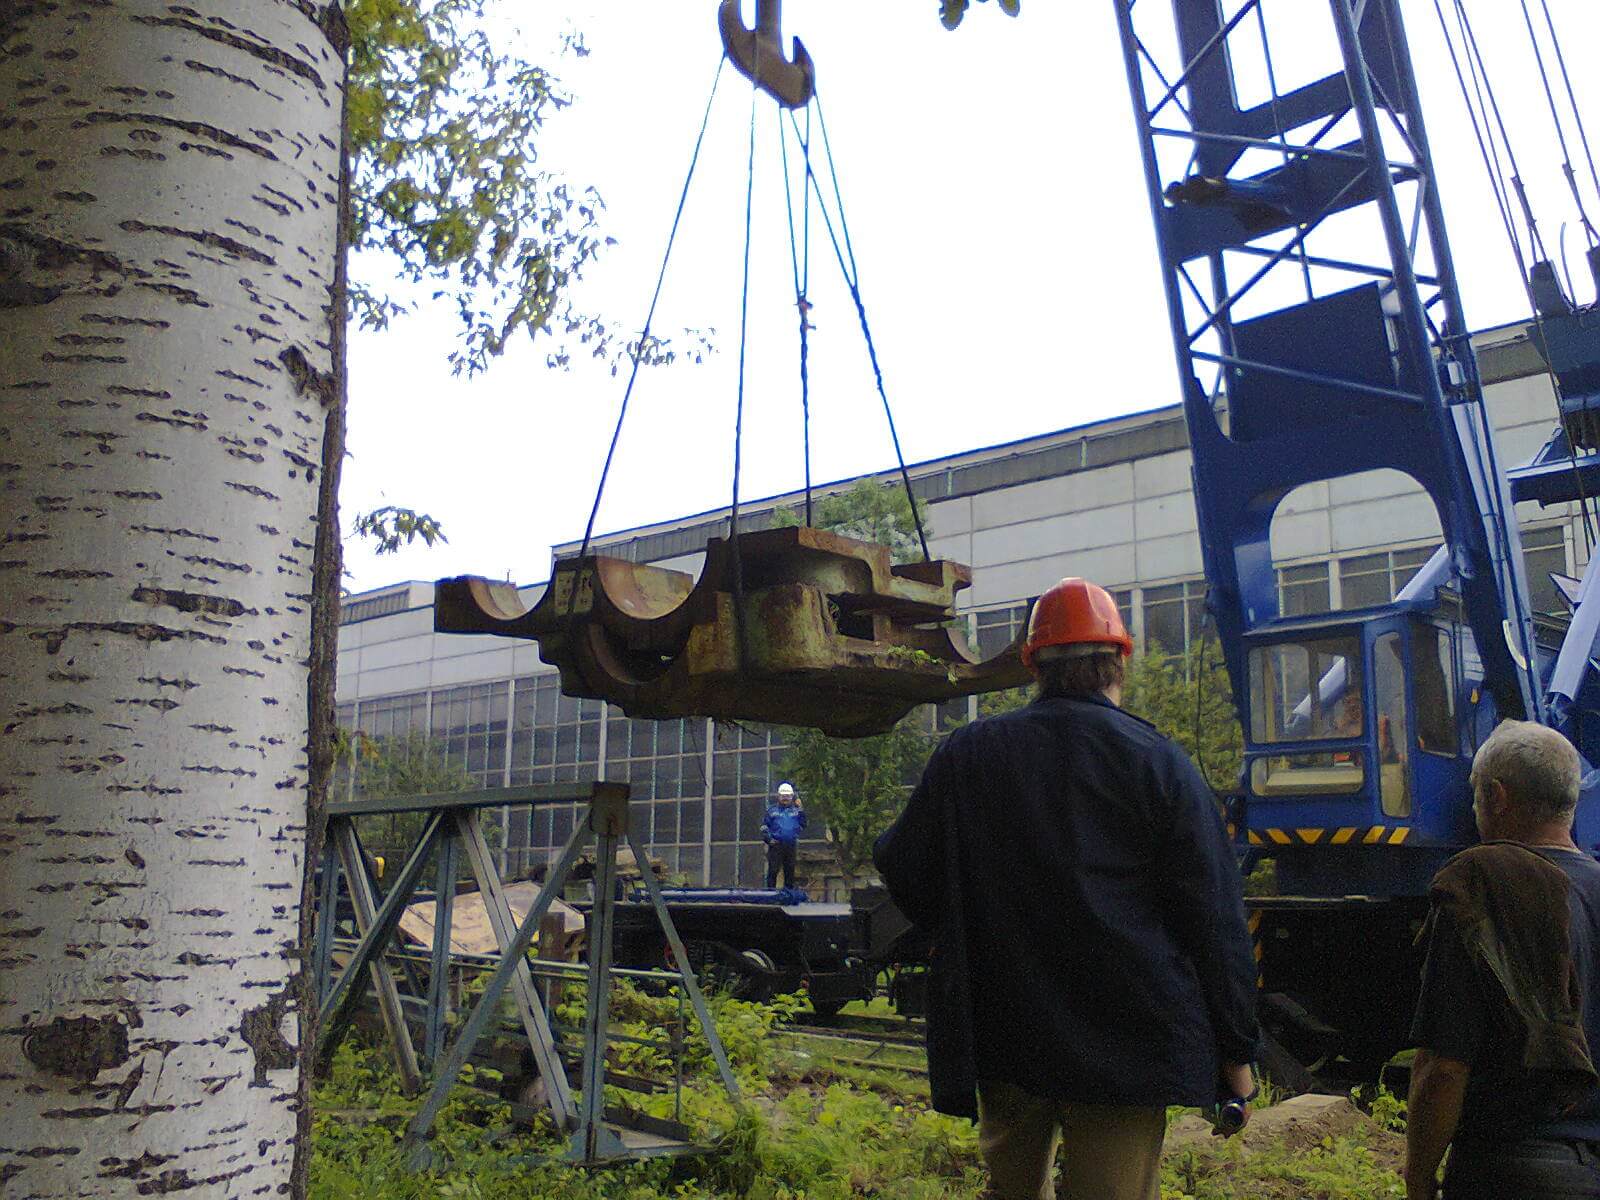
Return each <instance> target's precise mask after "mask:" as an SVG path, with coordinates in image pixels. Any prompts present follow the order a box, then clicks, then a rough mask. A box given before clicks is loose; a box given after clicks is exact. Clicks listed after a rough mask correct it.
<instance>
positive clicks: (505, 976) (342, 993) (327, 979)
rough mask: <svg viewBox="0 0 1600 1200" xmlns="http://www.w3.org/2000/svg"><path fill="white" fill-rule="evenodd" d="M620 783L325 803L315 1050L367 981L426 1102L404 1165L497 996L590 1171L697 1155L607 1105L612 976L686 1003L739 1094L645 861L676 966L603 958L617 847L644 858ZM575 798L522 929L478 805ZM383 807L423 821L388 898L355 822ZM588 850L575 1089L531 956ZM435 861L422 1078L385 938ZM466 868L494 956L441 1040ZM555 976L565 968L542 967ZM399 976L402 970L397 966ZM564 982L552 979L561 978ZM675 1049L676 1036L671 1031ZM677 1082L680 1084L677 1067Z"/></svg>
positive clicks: (330, 1043)
mask: <svg viewBox="0 0 1600 1200" xmlns="http://www.w3.org/2000/svg"><path fill="white" fill-rule="evenodd" d="M628 794H629V793H628V786H627V785H626V784H622V783H606V782H598V783H575V784H535V785H531V786H525V787H511V788H489V789H485V790H481V791H476V792H451V793H444V794H436V795H425V796H402V797H391V798H386V799H357V800H345V801H336V802H334V803H331V804H330V805H329V806H328V810H327V816H328V826H327V850H326V852H325V856H324V862H323V868H322V873H321V880H320V885H319V888H318V912H317V923H316V946H315V949H314V953H313V964H314V970H315V975H316V985H317V996H318V1003H319V1010H320V1011H319V1019H318V1021H317V1038H316V1049H315V1054H316V1058H317V1060H318V1061H319V1062H326V1061H327V1059H328V1056H329V1055H330V1054H331V1053H332V1050H333V1047H334V1046H336V1045H337V1044H338V1042H339V1041H340V1039H341V1038H342V1037H343V1036H344V1033H345V1030H346V1028H347V1027H348V1025H349V1022H350V1019H351V1017H352V1015H353V1010H354V1008H355V1006H356V1002H357V1001H358V1000H359V999H360V998H361V995H362V991H363V988H362V986H361V985H362V982H363V980H368V981H370V983H371V985H372V989H373V992H374V994H375V996H376V999H377V1007H378V1014H379V1016H380V1017H381V1019H382V1021H383V1024H384V1028H385V1032H386V1033H387V1035H388V1039H389V1043H390V1047H391V1048H392V1050H393V1051H394V1055H395V1062H396V1065H397V1067H398V1070H399V1073H400V1079H401V1086H402V1088H403V1089H404V1090H405V1092H406V1093H407V1094H408V1095H415V1094H417V1093H419V1092H422V1091H423V1090H424V1087H425V1086H426V1094H425V1096H424V1097H423V1101H422V1105H421V1107H420V1109H419V1110H418V1112H417V1113H416V1114H415V1115H414V1116H413V1117H412V1119H411V1121H410V1122H409V1123H408V1124H407V1127H406V1132H405V1136H404V1142H405V1146H406V1149H407V1150H408V1151H409V1161H410V1162H411V1163H412V1165H413V1166H415V1167H418V1168H421V1167H424V1166H426V1165H427V1164H428V1163H429V1162H430V1161H431V1160H432V1156H433V1155H432V1150H431V1149H430V1148H429V1144H428V1138H429V1136H430V1134H431V1132H432V1129H433V1124H434V1121H435V1120H436V1119H437V1117H438V1115H439V1112H440V1110H441V1109H442V1108H443V1106H444V1105H445V1103H446V1102H447V1101H448V1100H449V1098H450V1095H451V1091H452V1088H453V1087H454V1086H455V1084H456V1083H457V1081H458V1080H459V1078H460V1076H461V1073H462V1070H463V1068H464V1067H465V1066H466V1065H467V1063H468V1062H469V1060H470V1059H471V1058H472V1056H473V1054H474V1052H475V1051H476V1049H477V1047H478V1045H479V1043H480V1041H481V1040H482V1039H483V1037H484V1035H485V1034H486V1033H489V1032H490V1031H491V1029H492V1028H493V1027H494V1026H495V1025H496V1024H497V1022H498V1018H499V1013H500V1002H501V1000H502V998H503V997H505V996H507V995H508V994H509V996H510V998H511V999H512V1001H513V1002H514V1005H515V1007H516V1010H517V1015H518V1018H519V1019H520V1023H521V1025H522V1029H523V1032H524V1034H525V1035H526V1037H527V1042H528V1048H529V1050H530V1051H531V1053H532V1056H533V1060H534V1063H535V1065H536V1067H537V1070H538V1073H539V1078H540V1079H541V1080H542V1081H543V1083H544V1088H545V1097H546V1104H547V1105H548V1107H549V1110H550V1112H549V1115H550V1118H551V1120H552V1121H553V1123H554V1124H555V1127H556V1128H557V1129H558V1130H560V1131H562V1132H564V1133H568V1134H570V1141H569V1143H568V1149H567V1153H566V1157H567V1158H568V1159H569V1160H571V1161H574V1162H582V1163H595V1162H604V1161H610V1160H615V1159H623V1158H645V1157H654V1156H660V1155H670V1154H682V1153H688V1152H691V1151H693V1150H695V1149H696V1147H695V1146H693V1144H692V1143H691V1142H690V1141H689V1139H688V1130H687V1129H686V1128H684V1127H683V1126H681V1125H679V1124H678V1123H677V1122H675V1121H672V1122H669V1121H661V1120H651V1119H650V1118H647V1117H644V1116H641V1115H639V1114H635V1113H628V1112H622V1111H620V1110H616V1109H611V1108H608V1107H607V1106H606V1104H605V1083H606V1081H607V1079H608V1078H609V1075H608V1072H607V1069H606V1049H607V1046H608V1045H609V1044H610V1043H611V1042H613V1041H616V1040H619V1039H620V1040H628V1039H627V1038H626V1037H624V1036H623V1035H621V1034H619V1033H617V1032H615V1031H613V1030H612V1029H611V1027H610V1023H609V1021H608V1019H607V1013H608V1009H609V1004H610V996H611V990H612V982H613V980H614V979H616V978H617V977H618V976H619V974H620V975H628V976H633V977H635V978H642V977H649V979H650V983H651V984H652V985H659V984H661V983H662V982H664V981H667V982H670V984H671V985H672V986H674V987H676V988H678V989H681V995H682V996H684V997H686V998H687V999H688V1002H689V1004H690V1006H691V1007H692V1009H693V1012H694V1016H695V1019H696V1020H697V1021H698V1023H699V1024H700V1027H701V1031H702V1033H703V1035H704V1036H705V1038H706V1043H707V1047H708V1049H709V1050H710V1052H711V1056H712V1059H713V1060H714V1062H715V1063H716V1067H717V1071H718V1074H719V1075H720V1077H721V1079H722V1083H723V1086H724V1087H725V1088H726V1089H727V1091H728V1094H729V1095H730V1096H731V1097H732V1098H733V1099H734V1100H735V1102H737V1101H738V1099H739V1088H738V1084H737V1081H736V1080H735V1078H734V1074H733V1069H732V1067H731V1065H730V1064H729V1062H728V1057H727V1054H726V1052H725V1051H724V1049H723V1046H722V1040H721V1037H720V1036H719V1034H718V1033H717V1028H716V1024H715V1022H714V1021H713V1019H712V1017H711V1012H710V1009H709V1008H708V1007H707V1004H706V1000H705V997H704V995H703V994H702V993H701V990H700V986H699V983H698V982H697V980H696V979H695V975H694V970H693V967H692V966H691V964H690V959H689V954H688V951H687V950H686V949H685V948H684V944H683V942H682V940H681V939H680V938H679V936H678V931H677V929H676V927H675V926H674V925H673V922H672V917H671V915H670V914H669V913H668V911H667V906H666V902H665V900H664V899H663V898H662V895H661V889H660V885H659V884H657V882H656V880H655V876H654V875H653V874H652V872H651V871H650V869H649V868H648V865H645V866H644V868H643V870H642V872H641V873H642V876H643V879H642V883H643V885H644V888H645V892H646V894H647V895H648V897H649V901H650V905H651V908H652V909H653V911H654V913H655V915H656V918H657V920H659V921H660V923H661V928H662V932H663V934H664V935H665V936H666V939H667V944H668V946H670V947H671V950H672V955H673V959H672V963H673V966H672V969H671V970H670V971H667V972H662V971H621V972H619V971H618V970H617V969H616V967H615V966H614V964H613V962H612V952H611V947H612V924H613V916H614V912H615V890H616V885H617V854H618V851H619V850H621V849H623V848H626V849H627V850H628V851H629V852H630V853H631V854H632V855H633V856H634V861H635V862H636V863H639V864H648V862H649V860H648V858H647V857H646V856H645V854H644V849H643V847H642V846H641V845H640V844H639V843H638V841H637V840H635V839H634V837H633V835H632V833H631V831H630V828H629V820H628V817H629V813H628ZM571 801H581V802H583V803H585V804H586V805H587V813H586V814H585V815H584V819H582V820H580V821H579V822H577V825H576V827H575V828H574V829H573V831H572V835H571V837H569V838H568V839H567V843H566V845H565V847H564V848H563V849H562V850H561V852H560V854H559V855H558V857H557V858H556V860H555V862H554V863H553V864H551V867H550V872H549V875H548V877H547V879H546V880H545V883H544V885H543V886H542V887H541V888H540V890H539V893H538V895H537V897H536V898H535V899H534V900H533V903H532V904H531V905H530V906H529V908H528V911H527V912H526V913H525V914H524V916H523V917H522V919H521V921H520V923H519V921H518V919H517V916H516V913H515V911H514V910H513V908H512V905H511V902H510V900H509V898H508V897H507V895H506V890H505V884H504V881H502V880H501V878H500V874H499V872H498V871H497V870H496V868H495V863H494V856H493V854H492V852H491V851H490V849H489V845H488V842H487V840H486V839H485V837H484V834H483V830H482V828H481V827H480V824H479V819H478V816H479V813H480V811H481V810H483V809H485V808H493V807H500V806H503V805H516V804H532V805H538V804H549V803H558V802H571ZM380 813H420V814H422V815H423V817H424V822H423V828H422V833H421V835H420V836H419V837H418V838H417V841H416V843H415V845H414V846H413V847H412V848H411V851H410V852H409V853H408V854H407V855H406V857H405V861H404V862H403V863H402V864H401V866H400V868H399V870H398V871H397V872H396V874H395V877H394V879H393V882H392V883H391V884H390V885H389V888H388V890H387V891H386V892H385V893H384V894H383V895H382V896H381V897H380V896H379V894H378V891H377V889H376V887H375V886H374V884H373V880H372V878H371V876H370V875H369V874H368V870H367V856H366V854H365V852H364V851H363V849H362V846H361V841H360V836H359V834H358V832H357V830H356V824H355V822H356V818H358V817H362V816H370V815H374V814H380ZM591 843H592V844H593V847H594V855H595V870H596V877H595V898H594V906H593V911H592V912H591V914H590V916H589V919H588V921H587V922H586V925H587V934H588V943H589V945H588V962H587V964H586V966H585V967H584V969H583V971H582V976H583V977H584V979H585V980H586V983H587V990H586V993H585V995H586V1002H585V1017H584V1027H583V1031H582V1032H583V1036H582V1042H583V1062H582V1079H581V1091H580V1092H579V1093H578V1094H577V1095H574V1093H573V1091H572V1088H571V1086H570V1084H569V1082H568V1079H567V1074H566V1067H565V1064H564V1063H563V1061H562V1059H561V1055H560V1053H559V1048H558V1045H557V1041H556V1037H555V1034H554V1031H553V1029H552V1027H551V1022H550V1017H549V1014H548V1012H547V1005H546V1002H545V999H544V998H543V997H542V996H541V995H540V993H539V990H538V988H537V987H536V985H535V982H534V974H535V970H534V966H535V964H534V963H533V962H531V961H530V960H529V959H528V957H527V954H528V951H529V948H530V947H531V945H532V944H533V940H534V937H535V936H536V935H537V934H538V932H539V929H540V923H541V921H542V920H543V918H544V916H545V914H546V912H547V911H548V910H549V908H550V906H551V904H552V902H553V901H554V900H555V899H556V898H557V897H558V896H559V895H560V894H561V891H562V889H563V887H564V886H565V884H566V881H567V874H568V872H569V871H570V870H571V868H572V866H573V864H574V863H575V862H576V860H577V858H578V855H579V852H580V851H581V850H583V848H584V847H585V846H586V845H589V844H591ZM430 859H431V860H433V861H434V864H435V869H436V872H437V883H438V888H437V891H436V892H435V897H436V899H435V904H434V909H433V920H434V929H433V944H432V947H431V953H430V954H429V956H428V984H427V987H426V997H427V999H426V1003H425V1007H424V1019H423V1037H424V1054H423V1057H424V1058H425V1059H426V1062H427V1066H428V1068H429V1069H430V1071H431V1075H427V1076H425V1074H424V1071H423V1065H422V1063H421V1062H420V1061H419V1059H418V1056H417V1051H416V1046H415V1043H414V1041H413V1040H412V1035H411V1029H410V1026H409V1024H408V1022H407V1019H406V1014H405V1011H404V1004H405V1001H404V998H403V997H402V996H401V994H400V989H399V987H398V985H397V983H396V979H395V976H394V974H393V973H391V970H390V966H389V964H388V961H387V956H388V951H389V950H390V949H391V942H392V940H393V939H394V937H395V934H396V931H397V930H398V929H399V926H400V921H401V917H402V914H403V913H404V912H405V909H406V906H407V905H408V904H410V903H411V902H412V900H413V898H414V895H415V893H416V891H417V888H418V885H419V884H420V883H421V881H422V878H423V873H424V869H425V867H426V866H427V864H428V863H429V861H430ZM463 860H464V861H465V864H466V866H467V869H468V871H469V872H470V874H471V875H472V876H473V878H474V880H475V881H476V883H477V885H478V891H479V892H480V894H481V897H482V901H483V906H484V913H485V916H486V917H487V918H488V922H489V925H490V928H491V930H492V931H493V935H494V940H495V943H496V945H497V946H498V947H499V956H498V958H497V960H496V961H495V963H494V968H493V971H492V972H491V973H490V975H489V978H488V982H487V985H486V986H485V987H484V989H483V992H482V994H481V995H480V997H479V998H478V1001H477V1003H476V1004H475V1005H474V1006H473V1008H472V1010H471V1012H470V1013H468V1014H466V1015H465V1016H464V1019H463V1022H462V1026H461V1028H460V1030H459V1032H458V1033H457V1034H456V1037H455V1039H454V1041H453V1042H447V1039H446V1032H447V1029H446V1016H447V1010H448V1008H449V992H448V987H447V981H448V978H449V975H450V967H451V961H452V954H451V948H450V940H451V922H452V915H451V914H452V911H453V907H454V906H453V900H454V896H455V890H456V889H455V880H456V875H457V869H458V864H459V863H460V862H462V861H463ZM341 880H342V881H343V883H344V885H345V888H346V889H347V891H348V894H349V898H350V904H351V908H352V910H353V915H354V918H355V924H356V928H357V931H358V933H359V935H360V936H359V938H358V939H357V940H356V943H355V946H354V948H353V950H351V951H350V953H349V956H348V958H347V959H346V960H345V961H344V962H343V964H342V969H340V970H337V971H336V970H335V955H334V948H335V943H336V942H337V941H338V940H339V928H338V926H339V917H338V911H339V885H340V882H341ZM550 965H553V966H555V967H556V968H558V971H559V968H561V967H563V966H564V964H550ZM399 966H400V967H401V969H402V970H403V971H405V972H407V973H408V975H409V972H410V963H409V961H408V960H407V959H405V958H401V959H399ZM558 977H559V976H558ZM409 982H410V985H411V986H410V990H411V991H412V993H413V995H421V994H422V993H423V991H424V989H423V988H422V987H421V986H420V985H419V984H418V981H417V980H416V979H414V978H411V979H410V980H409ZM675 1045H677V1046H678V1047H679V1054H680V1055H681V1046H682V1039H681V1036H678V1037H675ZM679 1069H680V1087H681V1061H680V1063H679Z"/></svg>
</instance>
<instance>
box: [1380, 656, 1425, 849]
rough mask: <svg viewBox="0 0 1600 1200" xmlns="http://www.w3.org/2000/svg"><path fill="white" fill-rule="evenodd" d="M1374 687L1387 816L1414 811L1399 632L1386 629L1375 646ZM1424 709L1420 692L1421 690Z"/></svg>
mask: <svg viewBox="0 0 1600 1200" xmlns="http://www.w3.org/2000/svg"><path fill="white" fill-rule="evenodd" d="M1372 684H1373V687H1372V690H1373V692H1374V694H1375V696H1376V699H1377V704H1378V798H1379V800H1380V801H1381V802H1382V804H1383V815H1384V816H1386V817H1409V816H1410V815H1411V787H1410V783H1409V779H1408V776H1407V774H1406V748H1407V746H1409V745H1410V737H1409V734H1408V728H1409V725H1408V722H1407V721H1406V664H1405V657H1404V655H1403V652H1402V650H1401V646H1400V635H1399V634H1398V633H1386V634H1384V635H1383V636H1382V637H1380V638H1379V639H1378V641H1377V644H1376V645H1374V647H1373V650H1372ZM1417 699H1418V711H1419V715H1420V712H1421V700H1422V697H1421V693H1419V694H1418V697H1417Z"/></svg>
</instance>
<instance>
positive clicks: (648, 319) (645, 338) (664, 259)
mask: <svg viewBox="0 0 1600 1200" xmlns="http://www.w3.org/2000/svg"><path fill="white" fill-rule="evenodd" d="M727 65H728V56H727V55H726V54H723V56H722V58H721V59H720V60H718V62H717V73H716V75H715V76H713V77H712V80H711V94H710V95H709V96H707V97H706V111H705V114H704V115H703V116H702V117H701V118H700V133H699V135H698V136H697V137H696V138H695V140H694V153H693V154H691V155H690V156H689V171H688V174H686V175H685V176H684V179H683V192H682V194H681V195H679V197H678V211H677V212H676V213H674V214H673V217H672V229H671V231H670V232H669V233H668V234H667V249H666V252H665V253H664V254H663V255H662V256H661V270H660V272H659V273H658V274H657V275H656V290H655V292H654V293H653V294H652V295H651V297H650V309H649V311H648V312H647V313H646V314H645V318H644V329H643V331H642V332H641V333H640V334H639V344H638V347H637V349H636V350H635V351H634V353H633V369H632V370H631V371H629V372H628V386H627V387H626V388H624V389H623V392H622V407H621V409H620V410H619V411H618V413H617V425H616V428H615V429H613V430H612V432H611V446H610V448H609V449H608V450H607V451H606V461H605V463H604V465H603V466H602V467H601V468H600V483H599V486H597V487H596V488H595V492H594V506H593V507H592V508H590V510H589V523H588V524H587V525H585V526H584V527H583V548H582V549H580V550H579V551H578V557H579V558H580V559H581V558H583V557H584V556H586V555H587V554H588V553H589V542H590V540H591V539H592V538H593V537H594V522H595V518H596V517H597V516H598V515H599V513H600V497H601V496H602V495H603V494H604V493H605V490H606V477H607V476H608V475H610V473H611V460H612V458H614V457H615V456H616V453H617V441H618V439H619V438H621V437H622V422H623V419H624V418H625V417H627V415H628V400H629V398H630V397H632V395H633V385H634V381H635V380H637V379H638V378H639V364H640V362H641V361H642V360H643V359H644V356H645V353H646V349H647V347H648V346H649V344H650V326H651V323H652V322H654V320H655V316H656V303H657V301H659V300H660V299H661V285H662V284H663V283H664V282H665V281H666V278H667V263H668V262H670V261H671V260H672V244H673V242H675V241H676V240H677V238H678V225H679V223H680V222H681V221H682V220H683V209H684V206H685V204H687V202H688V200H689V184H690V183H691V182H692V181H693V179H694V169H695V166H696V164H698V163H699V161H700V147H701V146H702V145H703V144H704V143H705V140H706V126H707V125H708V124H709V123H710V121H711V104H712V101H714V100H715V99H716V98H717V85H718V84H719V83H720V82H721V81H722V68H723V67H725V66H727ZM577 594H578V590H577V588H573V590H572V595H573V602H574V603H576V600H577Z"/></svg>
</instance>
